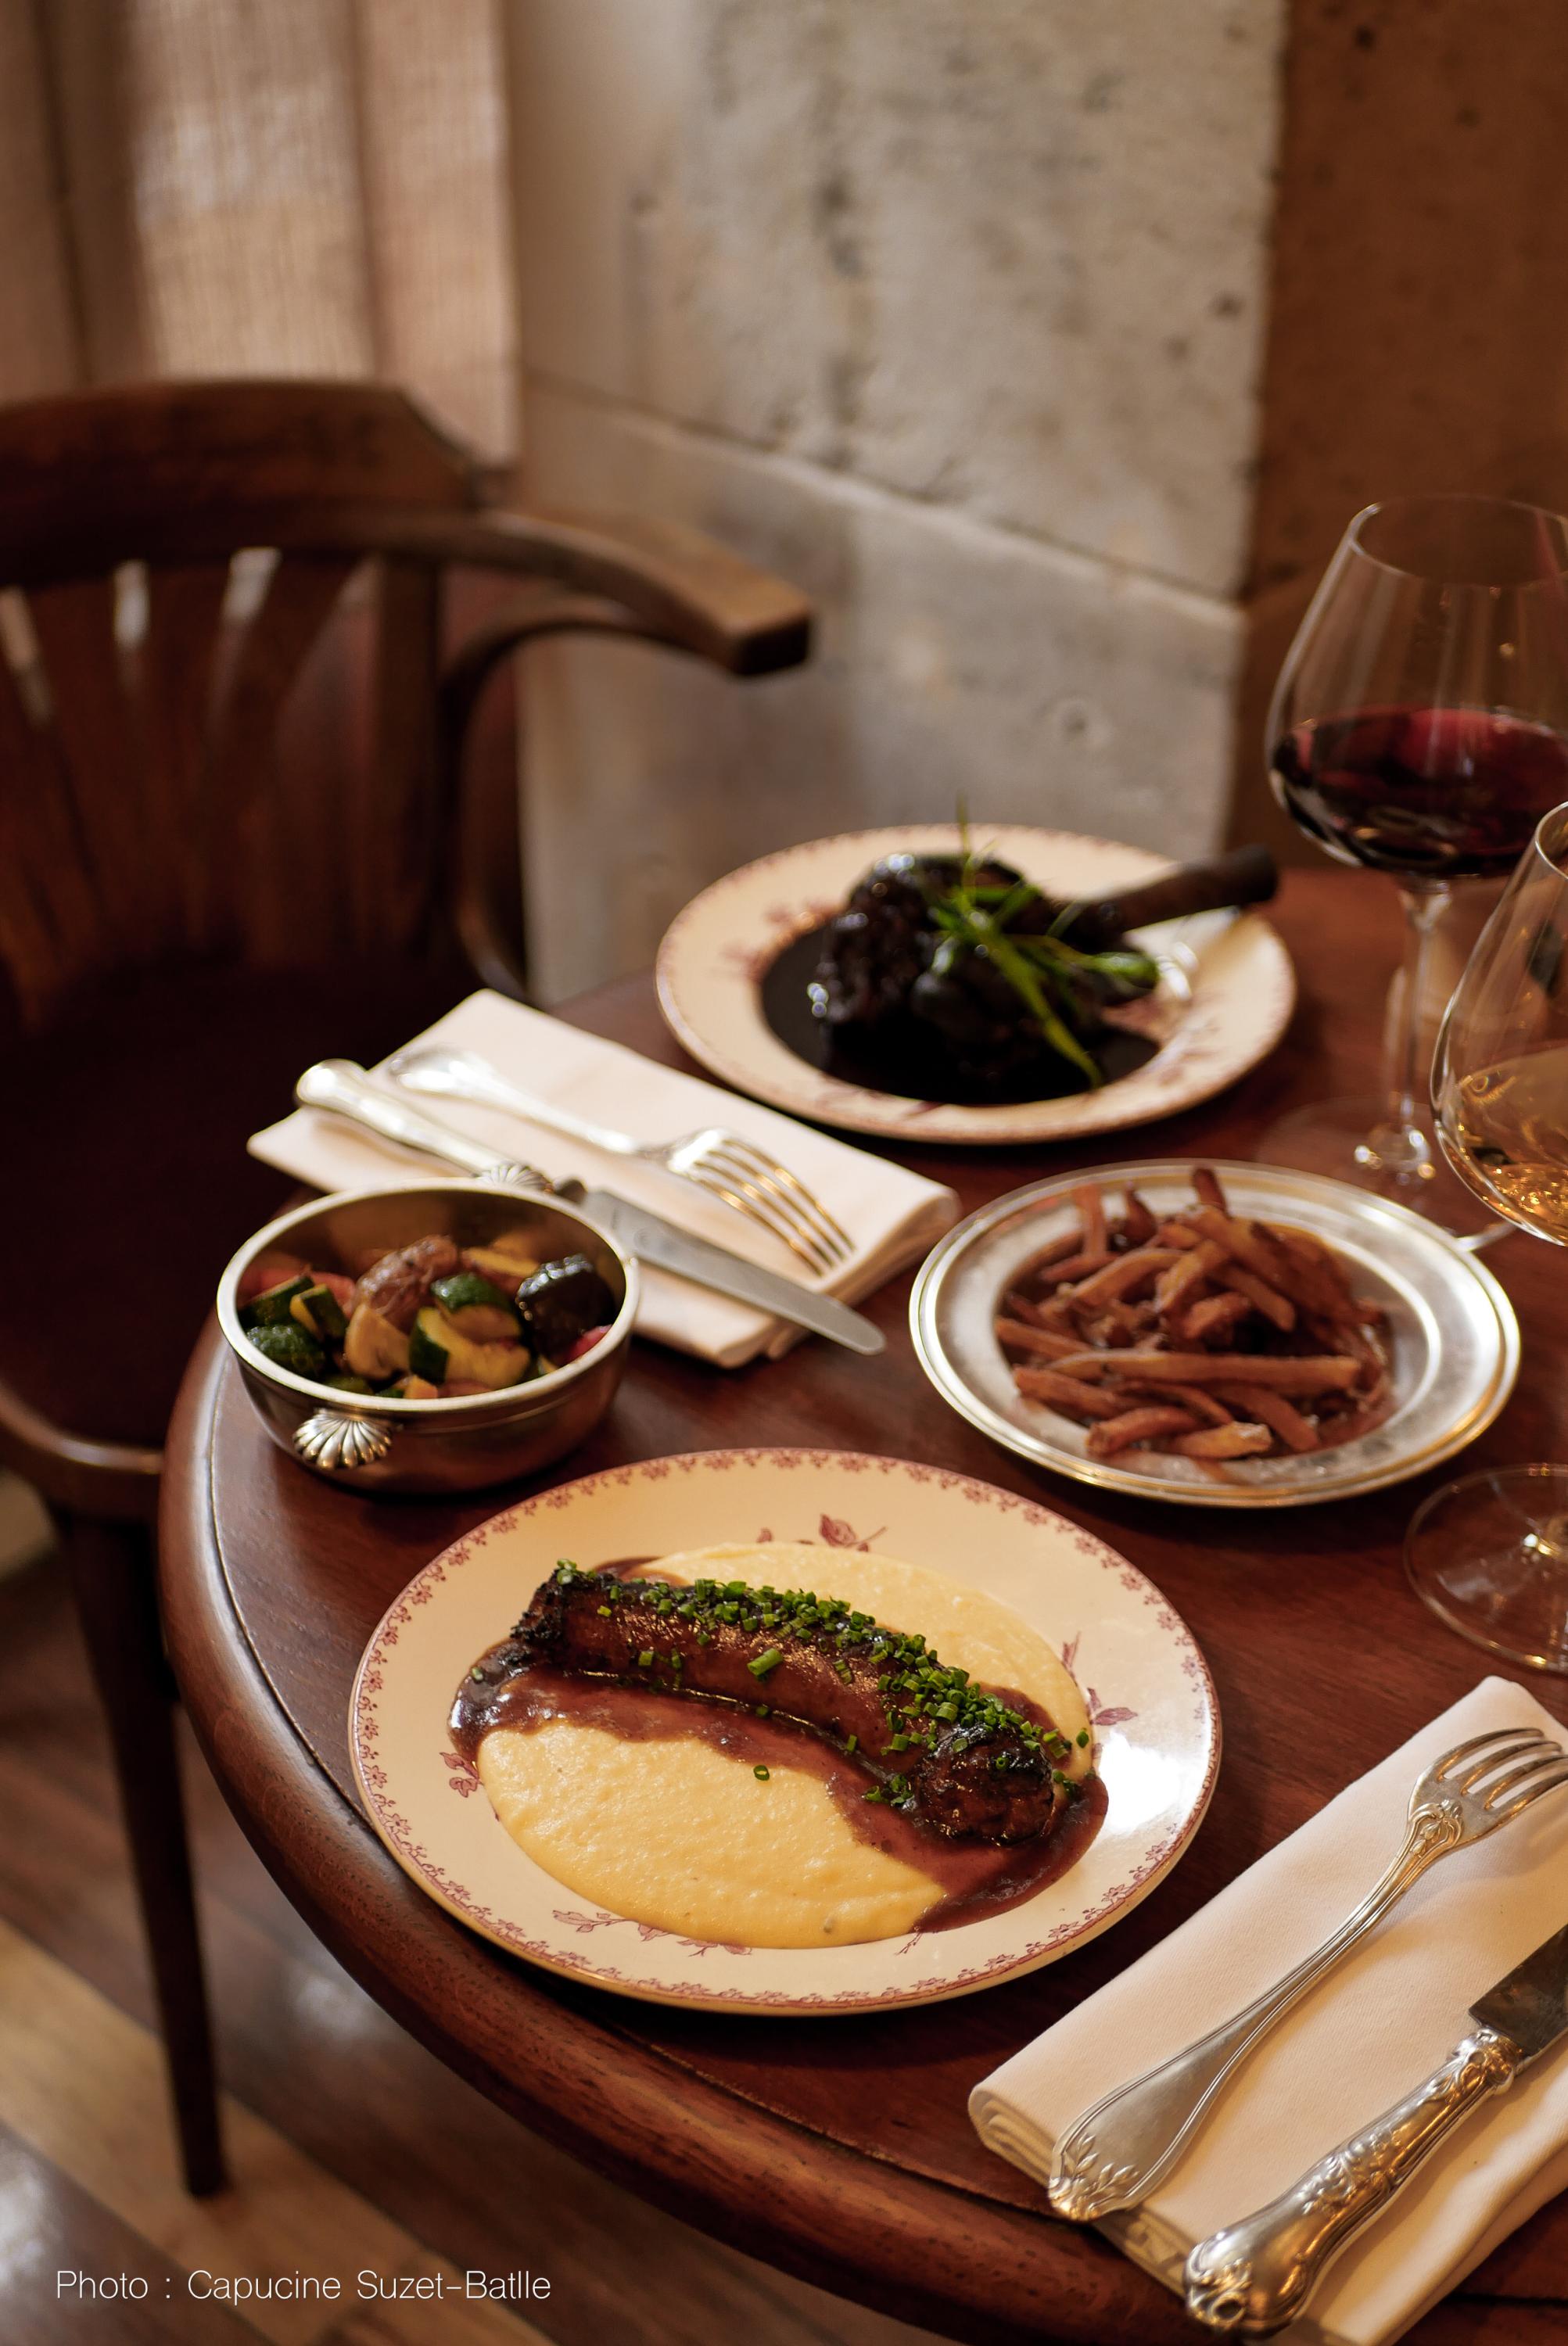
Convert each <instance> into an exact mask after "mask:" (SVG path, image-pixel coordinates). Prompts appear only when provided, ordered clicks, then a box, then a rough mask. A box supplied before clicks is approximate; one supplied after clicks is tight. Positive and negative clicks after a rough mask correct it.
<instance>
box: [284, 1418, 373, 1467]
mask: <svg viewBox="0 0 1568 2346" xmlns="http://www.w3.org/2000/svg"><path fill="white" fill-rule="evenodd" d="M294 1447H295V1449H296V1450H297V1451H298V1452H299V1454H300V1457H301V1458H302V1459H303V1460H304V1461H305V1463H306V1464H307V1465H308V1466H317V1467H320V1468H321V1470H322V1472H323V1473H325V1474H332V1473H335V1472H336V1471H337V1470H338V1469H339V1468H341V1467H350V1468H351V1467H355V1466H374V1465H376V1464H379V1463H380V1461H381V1460H382V1459H383V1458H384V1457H385V1456H386V1454H387V1453H388V1451H389V1450H390V1449H391V1448H392V1427H391V1426H390V1425H388V1424H387V1423H386V1422H385V1420H384V1419H382V1418H375V1417H341V1416H340V1415H339V1413H338V1412H337V1411H336V1410H335V1409H319V1410H318V1411H317V1412H316V1413H315V1415H314V1417H308V1418H307V1419H306V1420H305V1423H303V1425H301V1426H300V1428H299V1429H298V1431H297V1432H296V1433H295V1435H294Z"/></svg>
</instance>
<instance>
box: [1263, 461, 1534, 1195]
mask: <svg viewBox="0 0 1568 2346" xmlns="http://www.w3.org/2000/svg"><path fill="white" fill-rule="evenodd" d="M1268 742H1269V767H1270V778H1271V780H1272V781H1273V784H1274V789H1275V791H1276V794H1277V795H1278V799H1279V801H1280V803H1281V804H1282V805H1283V806H1284V808H1285V810H1286V811H1287V812H1288V814H1289V815H1290V816H1291V817H1292V818H1293V819H1294V821H1297V822H1298V823H1299V825H1300V826H1301V828H1302V830H1303V831H1308V832H1309V833H1310V835H1311V836H1312V837H1313V838H1314V839H1316V840H1317V841H1318V842H1319V845H1320V846H1322V847H1325V848H1327V850H1328V852H1329V854H1330V855H1334V856H1338V857H1339V860H1340V862H1346V863H1361V864H1366V865H1369V867H1370V868H1371V869H1372V870H1373V871H1377V872H1388V873H1390V876H1391V877H1392V878H1393V879H1394V880H1395V881H1396V882H1398V884H1399V890H1400V898H1401V900H1402V902H1403V904H1404V909H1405V923H1406V950H1405V966H1404V974H1403V980H1402V984H1401V987H1400V992H1399V994H1398V995H1397V996H1396V998H1395V1002H1394V1004H1393V1005H1391V1006H1390V1007H1391V1015H1390V1019H1389V1021H1388V1026H1387V1030H1386V1037H1385V1054H1386V1065H1385V1069H1384V1086H1383V1096H1382V1098H1381V1100H1380V1101H1373V1100H1369V1099H1362V1100H1331V1101H1326V1102H1321V1103H1319V1104H1318V1105H1317V1106H1315V1107H1309V1108H1306V1109H1303V1110H1299V1111H1298V1113H1297V1114H1296V1115H1294V1116H1292V1117H1287V1118H1286V1119H1285V1120H1284V1122H1283V1123H1281V1124H1278V1125H1276V1126H1275V1127H1274V1128H1273V1130H1272V1131H1271V1132H1270V1133H1268V1135H1267V1136H1266V1137H1265V1139H1264V1142H1263V1145H1262V1147H1261V1148H1260V1149H1259V1151H1258V1154H1259V1156H1260V1157H1261V1158H1263V1160H1264V1161H1265V1162H1266V1163H1269V1164H1277V1165H1292V1166H1295V1167H1298V1168H1300V1169H1303V1170H1306V1171H1309V1172H1315V1173H1330V1174H1334V1175H1336V1176H1338V1178H1340V1179H1342V1180H1350V1181H1355V1182H1358V1183H1359V1185H1360V1186H1361V1187H1363V1188H1373V1189H1378V1190H1380V1191H1382V1192H1383V1193H1385V1194H1387V1195H1391V1196H1394V1197H1397V1198H1400V1199H1402V1200H1403V1202H1404V1203H1406V1204H1407V1205H1413V1206H1415V1207H1417V1208H1418V1209H1420V1210H1424V1211H1436V1210H1439V1208H1438V1205H1437V1202H1436V1199H1434V1197H1433V1192H1432V1187H1431V1185H1432V1184H1433V1183H1434V1180H1435V1177H1436V1176H1437V1172H1438V1159H1437V1156H1436V1153H1435V1151H1434V1149H1433V1148H1432V1144H1431V1138H1430V1137H1429V1134H1428V1131H1427V1129H1426V1128H1425V1127H1424V1125H1423V1115H1424V1109H1425V1099H1424V1093H1425V1086H1424V1084H1422V1083H1420V1068H1419V1053H1420V1011H1421V993H1422V979H1423V975H1424V973H1425V967H1426V959H1427V953H1428V947H1429V944H1430V942H1431V935H1432V932H1433V929H1434V928H1435V926H1436V924H1437V922H1438V920H1439V918H1440V916H1441V913H1442V911H1443V909H1444V907H1445V905H1446V904H1447V903H1448V902H1449V894H1450V891H1451V887H1452V885H1453V883H1454V882H1456V881H1460V880H1471V879H1484V878H1502V877H1503V876H1504V875H1505V874H1506V873H1507V872H1510V871H1511V870H1512V867H1513V865H1514V863H1515V862H1517V861H1518V859H1519V857H1520V855H1521V854H1522V852H1523V851H1524V849H1525V847H1526V846H1527V845H1528V843H1529V841H1530V835H1531V832H1532V831H1533V829H1534V827H1535V825H1536V823H1537V822H1538V821H1540V820H1541V817H1542V816H1543V814H1544V813H1545V812H1546V811H1547V810H1548V809H1549V808H1551V807H1553V806H1555V805H1557V804H1558V802H1559V801H1561V800H1563V799H1568V522H1565V521H1564V520H1563V518H1562V516H1561V515H1557V514H1553V513H1546V512H1544V511H1543V510H1542V509H1541V508H1540V507H1539V506H1536V505H1516V504H1512V503H1511V502H1509V501H1508V500H1506V499H1503V498H1498V497H1480V496H1410V497H1398V498H1394V499H1391V500H1390V502H1389V503H1387V504H1385V505H1368V506H1367V507H1366V508H1365V510H1364V511H1363V512H1361V513H1359V514H1358V515H1356V518H1355V519H1354V521H1353V522H1352V523H1351V524H1350V525H1349V529H1348V530H1347V531H1346V533H1345V535H1344V537H1343V538H1342V539H1341V540H1340V543H1339V551H1338V552H1337V554H1336V555H1335V556H1334V559H1333V561H1332V562H1331V563H1330V564H1329V568H1328V570H1327V572H1326V573H1325V575H1324V577H1323V581H1322V584H1321V585H1320V586H1319V589H1318V592H1317V594H1316V595H1315V596H1314V597H1313V598H1312V604H1311V607H1310V608H1309V609H1308V613H1307V616H1306V617H1305V619H1303V621H1302V623H1301V626H1300V627H1299V628H1298V632H1297V635H1296V639H1295V641H1294V643H1293V644H1292V645H1291V647H1290V650H1289V652H1288V655H1287V658H1286V661H1285V666H1284V668H1282V669H1281V671H1280V676H1279V681H1278V685H1277V686H1276V688H1275V693H1274V701H1273V706H1272V708H1271V709H1270V711H1269V717H1268ZM1445 1186H1446V1185H1445Z"/></svg>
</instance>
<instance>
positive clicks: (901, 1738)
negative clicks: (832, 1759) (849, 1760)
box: [555, 1556, 1092, 1805]
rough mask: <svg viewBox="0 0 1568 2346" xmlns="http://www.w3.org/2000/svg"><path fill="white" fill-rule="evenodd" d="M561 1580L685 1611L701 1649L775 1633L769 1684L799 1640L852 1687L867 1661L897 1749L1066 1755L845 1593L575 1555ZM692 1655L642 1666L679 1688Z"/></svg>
mask: <svg viewBox="0 0 1568 2346" xmlns="http://www.w3.org/2000/svg"><path fill="white" fill-rule="evenodd" d="M555 1578H556V1580H557V1582H558V1584H559V1585H560V1586H563V1587H568V1588H586V1587H592V1589H593V1590H594V1592H595V1595H596V1598H597V1599H598V1600H599V1601H598V1602H597V1603H596V1611H597V1613H598V1616H599V1617H600V1618H601V1619H606V1620H607V1619H609V1618H611V1617H613V1616H614V1615H615V1614H616V1613H618V1612H623V1611H626V1609H628V1608H629V1609H630V1610H632V1611H633V1612H636V1611H639V1610H640V1611H644V1612H646V1613H647V1614H648V1615H650V1616H651V1617H653V1618H655V1619H667V1618H668V1617H671V1616H672V1615H674V1616H677V1617H679V1618H680V1619H681V1620H683V1621H687V1622H689V1623H690V1625H691V1628H692V1634H693V1637H694V1640H695V1644H696V1646H697V1648H699V1649H706V1648H708V1647H711V1646H712V1644H713V1642H714V1636H715V1633H716V1631H717V1629H718V1627H719V1626H720V1625H721V1624H722V1625H725V1626H730V1625H736V1626H738V1627H739V1628H740V1629H741V1631H742V1633H743V1634H748V1635H750V1636H751V1637H757V1638H758V1639H759V1641H760V1637H761V1634H762V1633H763V1632H765V1631H768V1630H772V1631H775V1632H776V1633H777V1637H778V1642H777V1643H771V1644H769V1645H768V1646H767V1647H765V1648H764V1650H763V1651H762V1652H760V1653H759V1654H756V1655H755V1656H754V1657H753V1658H751V1659H750V1660H748V1663H747V1668H748V1671H749V1672H750V1674H751V1676H752V1677H753V1678H756V1679H758V1680H759V1681H765V1680H766V1679H767V1678H769V1676H770V1674H771V1673H772V1672H773V1671H774V1670H776V1669H777V1668H779V1664H780V1663H781V1662H784V1661H786V1660H787V1659H788V1658H789V1650H790V1641H791V1639H793V1640H794V1641H795V1643H796V1645H797V1646H803V1647H808V1648H809V1649H811V1650H814V1651H815V1652H817V1653H819V1654H820V1655H821V1656H822V1657H823V1658H824V1660H825V1661H826V1662H827V1663H828V1665H829V1667H830V1669H831V1670H832V1671H833V1672H834V1674H835V1675H836V1676H837V1677H838V1678H840V1681H841V1682H842V1683H843V1684H844V1685H846V1686H851V1685H853V1683H854V1677H855V1667H857V1666H858V1667H859V1668H860V1670H861V1672H862V1674H863V1675H865V1676H869V1677H871V1678H874V1680H875V1683H876V1687H877V1689H878V1691H879V1693H880V1695H881V1706H882V1709H883V1712H884V1714H885V1716H886V1719H887V1723H888V1726H889V1728H890V1729H891V1739H890V1741H889V1742H888V1743H887V1744H886V1745H885V1746H884V1747H883V1748H884V1749H885V1750H886V1751H887V1752H888V1753H889V1754H892V1753H896V1752H901V1751H905V1750H910V1749H913V1750H917V1751H924V1750H929V1749H932V1747H933V1746H934V1745H936V1744H937V1743H938V1742H939V1741H941V1742H942V1743H944V1744H946V1745H947V1746H948V1747H949V1748H951V1749H955V1750H959V1751H963V1750H968V1749H971V1748H972V1747H973V1746H974V1745H976V1744H984V1743H987V1742H990V1741H992V1740H993V1739H997V1738H1005V1739H1006V1743H1007V1749H1003V1750H1001V1751H998V1752H995V1753H986V1754H984V1755H983V1756H984V1757H985V1758H989V1759H991V1760H992V1764H993V1767H995V1768H997V1769H998V1770H1007V1769H1009V1768H1023V1767H1029V1766H1033V1765H1038V1763H1039V1761H1040V1760H1041V1758H1042V1757H1043V1756H1044V1754H1045V1753H1047V1752H1049V1753H1052V1754H1062V1755H1065V1753H1066V1750H1067V1739H1066V1738H1064V1736H1063V1735H1062V1734H1061V1733H1060V1732H1059V1731H1058V1730H1057V1729H1055V1728H1054V1727H1052V1726H1050V1724H1049V1722H1044V1723H1037V1722H1036V1721H1035V1720H1033V1719H1028V1718H1025V1717H1024V1716H1023V1713H1022V1712H1020V1711H1017V1710H1013V1709H1011V1708H1010V1707H1009V1706H1008V1705H1007V1704H1006V1703H1005V1702H1003V1700H1001V1699H1000V1698H998V1697H997V1696H996V1695H995V1694H993V1693H992V1692H990V1691H988V1690H987V1689H986V1688H983V1687H977V1686H972V1684H971V1683H970V1676H969V1672H968V1671H967V1670H962V1669H953V1668H949V1667H948V1666H947V1664H945V1663H944V1662H942V1660H941V1659H940V1658H939V1657H938V1655H937V1654H936V1653H934V1652H933V1651H932V1648H931V1647H929V1646H928V1645H927V1643H926V1641H925V1638H924V1637H923V1636H922V1635H921V1633H919V1632H918V1631H917V1632H913V1633H910V1634H904V1633H901V1632H899V1631H896V1630H890V1629H885V1628H883V1627H881V1625H880V1624H879V1623H878V1622H877V1621H876V1620H874V1619H873V1618H872V1617H871V1615H870V1614H869V1613H861V1612H857V1611H856V1610H855V1609H854V1608H853V1607H850V1606H849V1605H847V1604H845V1602H844V1601H843V1599H842V1598H841V1597H836V1596H818V1595H817V1594H816V1593H815V1591H813V1590H810V1589H783V1590H780V1589H777V1588H773V1587H770V1586H769V1587H759V1588H753V1587H750V1586H748V1584H747V1583H746V1582H745V1581H744V1580H708V1579H703V1580H697V1581H694V1582H692V1583H690V1584H689V1585H681V1584H678V1583H675V1582H669V1581H662V1580H629V1581H624V1580H618V1579H614V1578H612V1577H611V1576H608V1575H607V1574H605V1573H603V1572H587V1571H585V1570H583V1569H582V1568H581V1567H580V1566H577V1565H575V1564H573V1563H572V1562H570V1560H569V1559H567V1558H566V1557H565V1556H563V1557H562V1558H561V1559H560V1561H559V1562H558V1564H557V1566H556V1568H555ZM661 1663H662V1664H664V1665H667V1669H668V1673H669V1677H670V1678H671V1679H672V1680H673V1681H674V1682H675V1684H674V1688H672V1690H678V1688H679V1683H680V1679H681V1673H682V1671H683V1669H684V1668H685V1667H686V1664H687V1655H686V1654H685V1653H683V1652H681V1651H678V1650H677V1651H674V1652H670V1653H667V1654H662V1655H660V1654H658V1653H657V1651H656V1649H655V1647H651V1646H647V1647H644V1648H643V1649H642V1651H641V1652H640V1653H639V1654H638V1655H637V1656H636V1666H637V1668H639V1669H642V1670H650V1671H651V1670H654V1669H655V1668H656V1667H657V1666H658V1665H659V1664H661ZM757 1708H758V1711H759V1716H761V1717H764V1718H766V1717H768V1716H769V1707H768V1705H766V1704H759V1705H758V1707H757ZM1076 1740H1077V1744H1078V1748H1079V1749H1081V1750H1082V1749H1087V1748H1088V1746H1089V1745H1090V1743H1091V1741H1092V1736H1091V1734H1090V1731H1089V1730H1088V1729H1084V1730H1083V1731H1082V1732H1081V1733H1080V1734H1079V1735H1078V1737H1077V1739H1076ZM844 1748H845V1749H846V1751H849V1752H853V1751H856V1750H858V1749H860V1739H859V1738H858V1737H857V1736H854V1735H851V1736H848V1737H846V1739H845V1744H844ZM895 1781H897V1782H899V1783H901V1786H902V1789H901V1790H894V1789H893V1784H892V1782H890V1784H889V1785H888V1786H887V1787H884V1788H883V1789H882V1790H880V1791H879V1792H878V1793H877V1794H876V1795H875V1796H874V1797H876V1798H878V1799H884V1798H885V1799H886V1800H888V1801H889V1803H890V1805H897V1804H898V1803H899V1801H900V1800H908V1799H909V1798H910V1797H911V1795H910V1792H909V1789H908V1783H907V1780H895ZM1070 1790H1071V1791H1072V1792H1074V1793H1076V1791H1077V1790H1078V1788H1077V1786H1076V1785H1073V1786H1072V1787H1071V1788H1070ZM868 1797H871V1796H868Z"/></svg>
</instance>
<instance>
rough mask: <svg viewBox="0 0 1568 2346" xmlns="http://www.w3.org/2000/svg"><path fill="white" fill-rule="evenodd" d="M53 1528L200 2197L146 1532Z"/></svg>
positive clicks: (189, 1900)
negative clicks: (94, 1695)
mask: <svg viewBox="0 0 1568 2346" xmlns="http://www.w3.org/2000/svg"><path fill="white" fill-rule="evenodd" d="M60 1528H61V1535H62V1538H63V1542H64V1546H65V1552H66V1562H67V1564H68V1566H69V1569H70V1574H71V1579H72V1583H73V1585H74V1587H75V1590H76V1604H77V1607H78V1609H79V1611H80V1614H81V1619H82V1628H83V1631H84V1633H85V1635H86V1637H87V1658H88V1661H89V1663H90V1665H91V1668H92V1673H93V1680H94V1683H95V1685H96V1686H97V1691H98V1697H99V1699H100V1700H101V1702H102V1704H103V1707H104V1710H105V1712H106V1714H107V1719H108V1727H109V1739H110V1742H111V1744H112V1746H113V1749H114V1759H115V1773H116V1775H117V1779H118V1781H119V1790H120V1802H121V1807H122V1811H123V1813H124V1818H125V1827H126V1836H127V1840H128V1841H129V1843H130V1853H131V1863H132V1866H133V1868H134V1870H135V1873H136V1884H137V1895H138V1897H139V1899H140V1902H141V1912H142V1922H143V1923H144V1925H145V1927H146V1931H147V1942H148V1954H149V1956H150V1958H151V1963H152V1980H153V1993H154V1995H155V1997H156V2000H157V2004H158V2017H159V2019H160V2021H161V2023H162V2025H163V2040H164V2050H165V2055H166V2057H167V2060H168V2082H169V2091H170V2095H171V2097H172V2100H173V2104H174V2117H175V2124H176V2127H177V2128H178V2136H179V2150H180V2159H181V2163H182V2165H183V2167H184V2169H185V2181H186V2188H187V2189H188V2190H189V2191H191V2192H193V2193H194V2194H196V2195H197V2196H198V2197H201V2196H204V2195H205V2194H206V2193H208V2192H210V2191H217V2190H219V2189H220V2188H222V2186H223V2184H224V2182H225V2181H226V2180H227V2178H226V2176H225V2173H224V2166H223V2143H222V2137H221V2134H220V2130H219V2117H218V2085H217V2076H216V2072H215V2068H214V2063H213V2055H212V2031H211V2025H210V2022H209V2016H208V2005H207V1986H206V1980H205V1976H204V1974H203V1969H202V1961H201V1941H200V1936H199V1930H198V1925H197V1917H196V1900H195V1896H194V1893H193V1890H192V1885H191V1870H190V1846H189V1842H188V1839H187V1836H186V1825H185V1803H184V1800H183V1798H182V1795H181V1792H180V1784H179V1767H178V1752H177V1749H176V1746H175V1739H174V1684H173V1680H172V1678H171V1677H170V1674H169V1668H168V1661H167V1659H166V1658H165V1656H164V1650H163V1639H162V1634H161V1632H160V1629H159V1627H158V1596H157V1589H156V1584H155V1579H154V1573H153V1557H152V1540H151V1535H150V1534H149V1533H148V1531H147V1530H146V1529H145V1527H144V1526H143V1525H139V1524H129V1523H105V1522H96V1521H93V1520H91V1519H89V1518H87V1517H86V1516H82V1515H73V1516H69V1517H67V1518H66V1520H65V1521H64V1522H63V1523H62V1524H61V1526H60Z"/></svg>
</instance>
